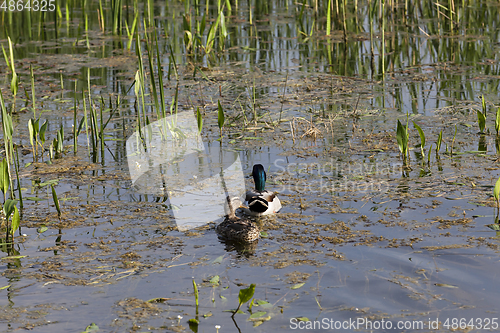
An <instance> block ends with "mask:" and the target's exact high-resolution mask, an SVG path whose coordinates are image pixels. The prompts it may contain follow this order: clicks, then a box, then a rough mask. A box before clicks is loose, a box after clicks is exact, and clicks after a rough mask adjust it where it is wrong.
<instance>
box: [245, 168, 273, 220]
mask: <svg viewBox="0 0 500 333" xmlns="http://www.w3.org/2000/svg"><path fill="white" fill-rule="evenodd" d="M252 177H253V180H254V182H255V190H251V191H248V192H247V193H246V198H245V200H246V201H247V202H248V208H247V209H245V212H246V213H247V214H249V215H252V216H263V215H269V214H274V213H277V212H279V211H280V210H281V201H280V199H279V198H278V196H277V195H276V193H274V192H271V191H267V190H265V185H266V171H265V170H264V167H263V166H262V164H256V165H254V166H253V170H252Z"/></svg>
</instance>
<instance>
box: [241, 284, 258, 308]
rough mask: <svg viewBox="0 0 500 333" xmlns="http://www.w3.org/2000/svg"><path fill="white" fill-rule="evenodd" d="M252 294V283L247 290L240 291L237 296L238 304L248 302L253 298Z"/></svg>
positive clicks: (253, 289) (253, 290) (253, 285)
mask: <svg viewBox="0 0 500 333" xmlns="http://www.w3.org/2000/svg"><path fill="white" fill-rule="evenodd" d="M254 292H255V284H254V283H252V284H251V285H250V287H248V288H245V289H241V290H240V293H239V294H238V300H239V302H240V304H244V303H246V302H248V301H249V300H250V299H251V298H252V297H253V294H254Z"/></svg>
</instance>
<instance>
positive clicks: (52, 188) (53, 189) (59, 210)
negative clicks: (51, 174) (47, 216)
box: [50, 184, 61, 217]
mask: <svg viewBox="0 0 500 333" xmlns="http://www.w3.org/2000/svg"><path fill="white" fill-rule="evenodd" d="M50 188H51V190H52V200H54V205H55V206H56V210H57V216H59V217H61V208H60V207H59V199H57V193H56V189H55V188H54V184H50Z"/></svg>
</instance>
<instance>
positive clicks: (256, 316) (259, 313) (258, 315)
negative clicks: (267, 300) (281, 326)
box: [248, 311, 267, 319]
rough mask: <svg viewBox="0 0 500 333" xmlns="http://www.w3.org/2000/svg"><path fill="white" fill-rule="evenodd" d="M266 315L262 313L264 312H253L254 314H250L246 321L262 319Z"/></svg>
mask: <svg viewBox="0 0 500 333" xmlns="http://www.w3.org/2000/svg"><path fill="white" fill-rule="evenodd" d="M266 314H267V312H264V311H259V312H255V313H252V315H251V316H250V317H249V318H248V319H255V318H259V317H263V316H264V315H266Z"/></svg>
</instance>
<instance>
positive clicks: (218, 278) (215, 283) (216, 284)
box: [209, 275, 220, 286]
mask: <svg viewBox="0 0 500 333" xmlns="http://www.w3.org/2000/svg"><path fill="white" fill-rule="evenodd" d="M219 280H220V277H219V276H218V275H216V276H214V277H213V278H211V279H210V281H209V282H210V283H211V284H212V285H214V286H218V285H219Z"/></svg>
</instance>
